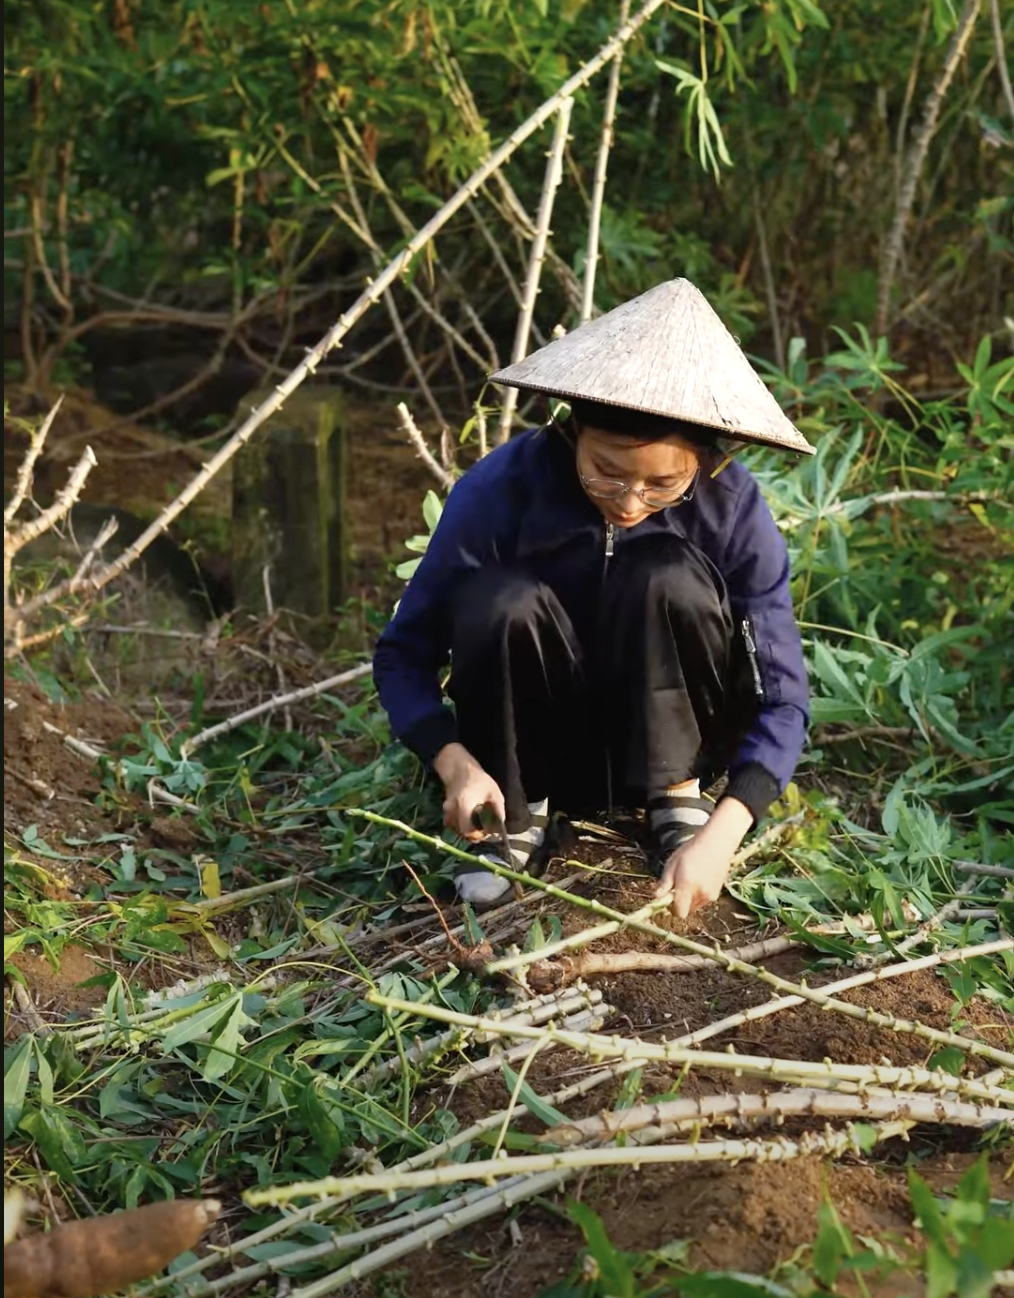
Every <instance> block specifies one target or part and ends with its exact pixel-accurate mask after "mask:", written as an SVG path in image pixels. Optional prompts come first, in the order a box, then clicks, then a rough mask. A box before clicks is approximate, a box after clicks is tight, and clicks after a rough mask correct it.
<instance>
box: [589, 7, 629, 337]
mask: <svg viewBox="0 0 1014 1298" xmlns="http://www.w3.org/2000/svg"><path fill="white" fill-rule="evenodd" d="M629 12H630V0H621V4H620V26H621V27H622V26H623V24H624V23H625V22H626V21H627V15H628V13H629ZM622 65H623V50H622V49H621V50H619V51H617V54H616V57H615V58H614V59H613V62H612V66H611V67H610V69H609V81H608V83H607V85H606V102H605V105H604V106H603V109H602V135H601V137H600V138H599V151H598V156H597V157H596V159H595V180H594V183H593V185H592V196H591V210H590V211H589V213H588V250H587V252H586V254H585V263H584V286H583V288H584V292H583V295H582V298H581V319H582V320H590V319H591V316H592V311H593V310H594V308H595V274H596V271H597V270H598V264H599V257H600V256H601V253H600V252H599V235H600V231H601V228H602V204H603V202H604V201H605V196H606V172H607V170H608V168H609V151H610V149H611V148H612V147H613V122H614V120H615V118H616V101H617V99H618V97H619V93H620V68H621V67H622Z"/></svg>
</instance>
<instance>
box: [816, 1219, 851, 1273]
mask: <svg viewBox="0 0 1014 1298" xmlns="http://www.w3.org/2000/svg"><path fill="white" fill-rule="evenodd" d="M850 1243H851V1241H850V1240H849V1239H847V1238H846V1235H845V1227H844V1226H843V1224H842V1220H841V1218H840V1217H839V1216H838V1213H837V1212H836V1211H835V1208H834V1205H833V1204H831V1203H829V1202H827V1201H826V1200H825V1202H824V1203H822V1204H821V1205H820V1207H819V1209H818V1210H817V1238H816V1239H815V1240H814V1241H813V1270H814V1273H815V1275H816V1277H817V1279H818V1280H819V1281H820V1282H821V1284H822V1285H824V1286H825V1287H826V1288H828V1289H831V1288H833V1286H834V1282H835V1280H837V1278H838V1272H839V1270H840V1269H841V1261H842V1258H844V1257H848V1256H849V1253H850V1252H851V1251H852V1250H851V1248H850Z"/></svg>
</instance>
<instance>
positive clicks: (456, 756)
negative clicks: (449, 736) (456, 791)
mask: <svg viewBox="0 0 1014 1298" xmlns="http://www.w3.org/2000/svg"><path fill="white" fill-rule="evenodd" d="M475 764H476V762H475V758H474V757H473V756H472V754H471V753H470V752H469V751H468V749H467V748H466V747H465V746H464V744H459V743H458V742H457V741H456V740H455V741H454V742H452V743H450V744H444V746H443V748H441V749H440V750H439V752H438V753H437V755H436V756H435V757H434V758H433V769H434V770H435V771H436V773H437V775H438V776H439V778H440V780H441V782H442V783H443V785H444V788H447V786H448V785H450V784H453V783H455V781H456V780H459V779H460V778H461V777H462V775H464V774H465V773H466V772H467V771H468V770H470V769H471V768H472V767H473V766H475Z"/></svg>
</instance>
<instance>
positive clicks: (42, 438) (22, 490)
mask: <svg viewBox="0 0 1014 1298" xmlns="http://www.w3.org/2000/svg"><path fill="white" fill-rule="evenodd" d="M62 405H63V397H62V395H61V396H59V397H57V399H56V401H55V402H54V403H53V406H52V408H51V409H50V411H49V414H48V415H46V417H45V419H44V420H43V421H42V423H41V424H39V425H38V426H37V427H36V428H33V429H32V431H31V433H30V434H29V438H30V440H29V443H28V449H27V450H26V451H25V455H24V458H23V459H22V461H21V464H20V466H19V468H18V476H17V479H16V480H15V483H14V491H13V493H12V494H11V498H10V500H9V501H8V502H7V504H6V505H5V506H4V527H5V528H6V527H7V526H8V525H9V524H10V523H11V522H12V521H13V519H14V515H15V514H16V513H17V512H18V510H19V509H20V508H21V506H22V504H23V503H24V501H25V499H26V498H27V496H28V494H29V492H30V491H31V490H32V480H33V475H34V473H35V465H36V462H37V461H38V458H39V456H40V455H41V454H42V448H43V446H44V445H45V443H46V438H47V437H48V435H49V430H50V429H51V428H52V426H53V420H54V419H55V418H56V415H57V411H58V410H59V409H60V407H61V406H62Z"/></svg>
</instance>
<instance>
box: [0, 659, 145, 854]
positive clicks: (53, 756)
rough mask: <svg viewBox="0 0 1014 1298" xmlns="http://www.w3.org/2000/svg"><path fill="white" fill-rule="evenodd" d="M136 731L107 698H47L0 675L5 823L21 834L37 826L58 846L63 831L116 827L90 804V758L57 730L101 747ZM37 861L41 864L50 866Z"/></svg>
mask: <svg viewBox="0 0 1014 1298" xmlns="http://www.w3.org/2000/svg"><path fill="white" fill-rule="evenodd" d="M48 727H52V729H49V728H48ZM137 729H138V721H137V718H136V717H134V716H133V715H132V714H131V713H130V712H128V711H127V710H126V709H125V708H124V707H122V706H121V705H120V704H119V703H116V702H115V701H113V700H112V699H108V698H104V697H102V696H96V697H89V698H86V699H83V700H81V701H77V702H67V703H63V704H58V703H53V702H52V701H51V700H50V699H49V697H48V696H47V695H46V694H45V693H44V692H43V690H42V689H41V688H40V687H39V686H38V685H35V684H33V683H31V682H30V681H27V680H18V679H15V678H14V677H11V676H5V677H4V829H5V830H6V831H7V832H8V833H10V832H11V831H13V832H14V833H17V834H20V833H22V832H23V831H24V830H25V829H26V828H27V827H28V826H29V825H36V826H37V827H38V831H39V837H40V838H42V839H44V840H46V841H47V842H50V836H54V838H55V840H56V841H53V842H50V846H52V847H53V848H54V850H59V844H58V839H59V838H60V837H62V836H69V837H75V838H85V837H94V836H96V835H97V834H100V833H104V832H106V831H108V830H110V829H113V828H119V827H120V825H121V823H122V821H121V816H120V814H118V813H115V812H109V811H103V810H101V809H100V808H98V807H97V806H96V803H95V799H96V795H97V793H98V791H99V789H98V781H97V780H96V772H95V770H94V766H93V764H92V763H91V762H90V761H88V760H87V758H82V757H80V756H78V754H77V753H74V752H72V751H71V750H70V748H68V747H67V744H66V743H65V742H64V739H63V736H64V735H70V736H71V737H72V738H74V739H80V740H83V741H84V742H85V743H88V744H90V745H91V746H92V747H93V748H97V749H99V750H100V751H106V750H107V748H108V747H109V746H111V745H115V744H119V743H120V742H121V741H122V740H123V739H124V737H125V736H126V735H129V734H132V733H136V731H137ZM124 813H125V814H126V815H127V816H129V815H130V809H128V808H125V809H124ZM40 863H41V864H45V865H46V868H47V869H49V868H50V867H51V866H52V864H53V862H45V861H41V859H40Z"/></svg>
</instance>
